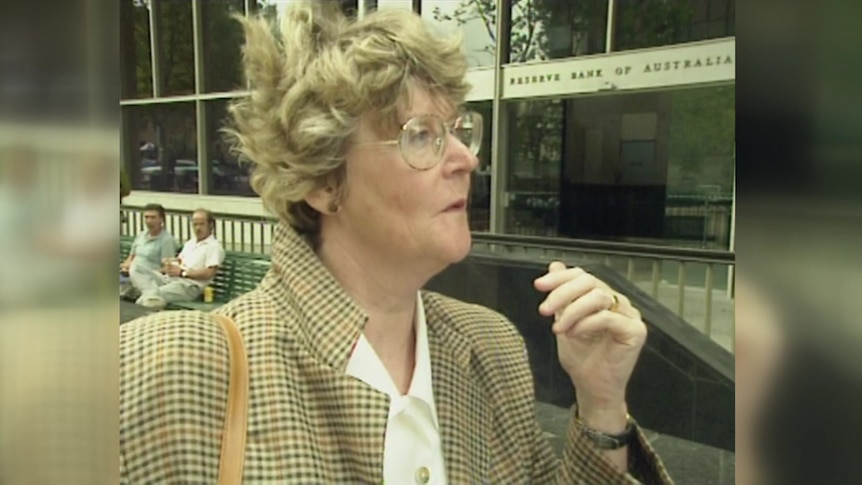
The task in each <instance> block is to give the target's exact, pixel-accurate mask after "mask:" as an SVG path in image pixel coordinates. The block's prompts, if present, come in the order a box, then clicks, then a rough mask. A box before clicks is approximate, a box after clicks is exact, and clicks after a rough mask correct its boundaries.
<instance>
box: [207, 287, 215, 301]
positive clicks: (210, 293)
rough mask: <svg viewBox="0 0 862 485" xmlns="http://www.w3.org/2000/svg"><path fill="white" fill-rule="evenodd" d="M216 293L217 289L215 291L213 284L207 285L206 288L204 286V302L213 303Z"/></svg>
mask: <svg viewBox="0 0 862 485" xmlns="http://www.w3.org/2000/svg"><path fill="white" fill-rule="evenodd" d="M214 293H215V291H213V287H212V286H207V287H206V288H204V302H206V303H212V302H213V296H214Z"/></svg>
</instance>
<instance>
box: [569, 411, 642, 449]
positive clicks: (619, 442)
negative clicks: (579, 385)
mask: <svg viewBox="0 0 862 485" xmlns="http://www.w3.org/2000/svg"><path fill="white" fill-rule="evenodd" d="M575 424H576V425H577V427H578V429H579V430H580V432H581V434H582V435H583V436H585V437H586V438H587V439H589V440H590V441H591V442H592V443H593V444H594V445H596V447H597V448H599V449H601V450H618V449H620V448H622V447H624V446H627V445H628V444H629V443H631V441H632V438H633V437H634V435H635V426H636V424H635V421H634V420H633V419H632V417H631V416H629V415H628V414H626V427H625V429H624V430H623V431H622V432H620V433H605V432H602V431H598V430H595V429H593V428H590V427H589V426H587V425H586V424H585V423H584V422H583V421H581V420H580V417H579V416H578V410H577V408H575Z"/></svg>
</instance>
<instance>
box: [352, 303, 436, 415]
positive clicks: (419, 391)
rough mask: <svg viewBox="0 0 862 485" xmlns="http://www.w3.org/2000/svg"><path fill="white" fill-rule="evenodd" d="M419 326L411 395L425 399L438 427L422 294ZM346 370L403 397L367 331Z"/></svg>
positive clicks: (395, 396)
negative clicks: (369, 340)
mask: <svg viewBox="0 0 862 485" xmlns="http://www.w3.org/2000/svg"><path fill="white" fill-rule="evenodd" d="M413 322H414V325H415V329H416V351H415V356H414V367H413V378H412V379H411V381H410V388H409V389H408V390H407V394H406V395H407V396H409V397H412V398H415V399H419V400H420V401H422V402H424V403H425V405H426V406H428V408H429V409H430V411H431V418H432V419H433V421H434V426H435V427H438V426H439V423H438V422H437V411H436V408H435V406H434V390H433V387H432V380H431V353H430V351H429V349H428V327H427V322H426V319H425V309H424V305H423V304H422V295H421V293H417V295H416V313H415V314H414V319H413ZM345 372H346V373H347V374H348V375H350V376H353V377H356V378H357V379H359V380H361V381H363V382H365V383H366V384H368V385H369V386H371V387H373V388H375V389H377V390H378V391H380V392H384V393H386V394H388V395H389V397H390V398H391V399H393V400H394V399H399V398H400V397H401V396H400V393H399V392H398V389H397V388H396V387H395V383H394V382H393V381H392V377H391V376H390V375H389V372H388V371H387V370H386V367H385V366H384V365H383V362H381V361H380V358H379V357H378V355H377V353H376V352H375V351H374V349H373V348H372V347H371V344H370V343H369V342H368V340H367V339H366V338H365V336H364V335H363V334H360V335H359V337H358V339H357V341H356V346H355V347H354V349H353V352H352V353H351V355H350V359H349V361H348V363H347V368H346V370H345Z"/></svg>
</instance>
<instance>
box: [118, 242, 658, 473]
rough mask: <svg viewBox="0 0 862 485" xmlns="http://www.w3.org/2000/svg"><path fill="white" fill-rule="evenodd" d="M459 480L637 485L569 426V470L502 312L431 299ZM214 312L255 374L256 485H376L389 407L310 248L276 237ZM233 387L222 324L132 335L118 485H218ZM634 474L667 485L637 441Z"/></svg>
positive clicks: (433, 348) (177, 315)
mask: <svg viewBox="0 0 862 485" xmlns="http://www.w3.org/2000/svg"><path fill="white" fill-rule="evenodd" d="M422 298H423V302H424V305H425V312H426V317H427V321H428V346H429V350H430V354H431V367H432V375H433V386H434V398H435V400H436V403H435V404H436V406H437V412H438V416H439V423H440V436H441V439H442V448H443V454H444V459H445V464H446V472H447V477H448V481H449V483H452V484H462V483H522V484H523V483H569V484H589V485H594V484H623V483H626V484H628V483H638V481H637V480H635V479H634V478H632V477H631V476H627V475H623V474H620V473H618V472H616V471H615V470H614V469H613V468H612V467H611V466H610V465H609V464H608V463H607V462H606V461H605V460H604V458H603V457H602V456H600V454H599V452H598V451H597V450H596V449H595V448H594V447H593V446H592V444H591V443H590V442H589V441H587V440H586V439H585V438H584V437H582V436H581V435H580V434H579V433H578V431H577V429H576V428H574V427H573V426H571V425H570V427H569V430H568V436H567V442H566V445H565V450H564V452H563V455H562V459H557V458H556V457H555V455H554V452H553V450H552V449H551V447H550V445H549V443H548V442H547V441H546V440H545V438H544V437H543V436H542V431H541V429H540V427H539V424H538V422H537V421H536V415H535V409H534V402H535V398H534V394H533V379H532V374H531V373H530V366H529V364H528V362H527V355H526V351H525V346H524V342H523V340H522V337H521V336H520V334H519V333H518V331H517V330H516V328H515V327H514V326H513V325H512V324H511V323H510V322H509V321H508V320H506V318H504V317H503V316H502V315H500V314H498V313H496V312H493V311H491V310H488V309H487V308H484V307H481V306H478V305H471V304H466V303H463V302H460V301H457V300H454V299H451V298H447V297H445V296H442V295H439V294H435V293H430V292H425V293H423V294H422ZM218 313H221V314H224V315H228V316H230V317H231V318H233V319H234V321H235V322H236V324H237V326H238V327H239V329H240V330H241V332H242V335H243V339H244V342H245V347H246V351H247V353H248V361H249V375H250V406H249V416H248V437H247V444H246V448H245V470H244V482H245V483H303V484H305V483H380V482H381V481H382V475H383V438H384V434H385V433H384V431H385V426H386V418H387V413H388V409H389V399H388V396H387V395H385V394H382V393H380V392H378V391H376V390H374V389H372V388H371V387H369V386H368V385H366V384H365V383H363V382H362V381H360V380H358V379H355V378H353V377H350V376H348V375H346V374H345V368H346V366H347V362H348V359H349V357H350V353H351V348H352V346H353V343H354V342H355V341H356V339H357V338H358V336H359V333H360V332H361V331H362V328H363V325H364V324H365V322H366V320H367V318H366V315H365V314H364V313H363V311H362V309H361V308H359V307H358V306H357V305H356V304H355V303H354V302H353V301H352V300H351V299H350V298H349V297H348V296H347V295H346V294H345V293H344V292H343V290H342V289H341V288H340V287H339V285H338V283H337V282H336V281H335V279H334V278H333V277H332V276H331V274H330V273H329V272H328V271H327V270H326V269H325V268H324V266H323V265H322V264H321V263H320V260H319V259H318V258H317V257H316V255H315V254H314V253H313V251H312V250H311V249H310V247H309V246H308V245H307V244H306V243H305V241H304V239H302V238H301V237H300V236H298V235H297V234H296V233H295V232H294V231H293V230H292V229H290V228H289V227H288V226H281V227H279V228H278V229H277V231H276V237H275V241H274V243H273V254H272V269H271V270H270V272H269V273H268V274H267V275H266V277H264V279H263V280H262V281H261V283H260V285H259V286H258V287H257V288H256V289H255V290H254V291H252V292H250V293H248V294H246V295H244V296H242V297H240V298H238V299H236V300H234V301H232V302H230V303H228V304H227V305H225V306H223V307H222V308H220V309H219V310H218ZM227 388H228V353H227V344H226V341H225V339H224V337H223V335H222V332H221V329H220V327H219V326H218V324H217V323H216V322H215V321H214V319H213V318H212V317H211V316H210V315H207V314H205V313H201V312H191V311H177V312H161V313H157V314H154V315H151V316H147V317H143V318H140V319H138V320H135V321H132V322H129V323H126V324H124V325H122V326H121V327H120V475H121V483H129V484H149V483H159V484H162V483H170V484H174V483H183V484H185V483H215V482H216V477H217V473H218V461H219V450H220V443H221V431H222V426H223V422H224V418H225V403H226V397H227ZM638 437H639V439H638V442H637V443H636V444H634V445H632V446H630V448H629V450H630V451H629V454H630V457H631V460H630V461H631V463H632V468H633V474H635V475H636V476H638V478H639V480H640V481H642V482H644V483H671V480H670V478H669V477H668V475H667V473H666V472H665V470H664V467H663V466H662V464H661V462H660V460H659V459H658V457H657V456H656V455H655V453H654V452H653V450H652V448H651V447H650V445H649V443H648V442H647V440H646V439H645V437H644V436H643V434H640V433H639V436H638Z"/></svg>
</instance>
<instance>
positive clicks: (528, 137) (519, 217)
mask: <svg viewBox="0 0 862 485" xmlns="http://www.w3.org/2000/svg"><path fill="white" fill-rule="evenodd" d="M509 117H510V120H511V123H510V128H511V131H510V135H509V137H508V143H509V145H508V153H509V160H508V173H507V183H506V185H507V197H508V200H507V203H506V205H507V209H506V215H505V219H504V220H505V229H504V230H505V232H507V233H510V234H526V235H533V236H556V235H557V219H558V211H559V198H560V160H561V153H562V152H561V150H562V144H563V139H562V134H563V131H562V128H563V125H562V122H563V103H562V101H561V100H558V99H556V100H539V101H520V102H515V103H512V104H510V105H509Z"/></svg>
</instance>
